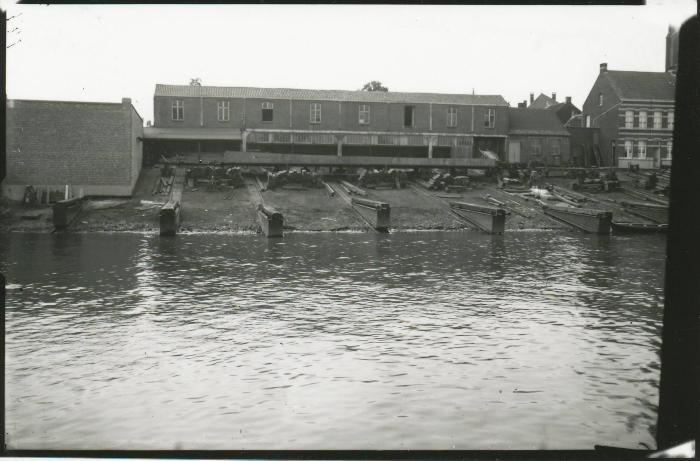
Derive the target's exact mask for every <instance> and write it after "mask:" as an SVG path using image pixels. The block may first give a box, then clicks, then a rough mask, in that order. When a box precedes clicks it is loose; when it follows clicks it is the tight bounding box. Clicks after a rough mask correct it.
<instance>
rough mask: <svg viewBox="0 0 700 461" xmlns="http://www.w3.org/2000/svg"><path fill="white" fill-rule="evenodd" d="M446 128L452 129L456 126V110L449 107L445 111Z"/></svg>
mask: <svg viewBox="0 0 700 461" xmlns="http://www.w3.org/2000/svg"><path fill="white" fill-rule="evenodd" d="M447 126H448V127H451V128H454V127H456V126H457V108H456V107H449V108H448V109H447Z"/></svg>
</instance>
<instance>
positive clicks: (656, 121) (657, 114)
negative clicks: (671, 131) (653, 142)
mask: <svg viewBox="0 0 700 461" xmlns="http://www.w3.org/2000/svg"><path fill="white" fill-rule="evenodd" d="M654 129H655V130H660V129H661V111H658V110H657V111H656V112H654Z"/></svg>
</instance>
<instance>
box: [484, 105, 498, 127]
mask: <svg viewBox="0 0 700 461" xmlns="http://www.w3.org/2000/svg"><path fill="white" fill-rule="evenodd" d="M484 126H485V127H486V128H494V127H495V126H496V109H486V112H484Z"/></svg>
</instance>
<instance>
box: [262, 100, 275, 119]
mask: <svg viewBox="0 0 700 461" xmlns="http://www.w3.org/2000/svg"><path fill="white" fill-rule="evenodd" d="M274 109H275V106H274V104H272V103H271V102H264V103H262V121H263V122H271V121H272V120H273V117H274Z"/></svg>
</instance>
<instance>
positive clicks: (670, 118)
mask: <svg viewBox="0 0 700 461" xmlns="http://www.w3.org/2000/svg"><path fill="white" fill-rule="evenodd" d="M666 120H667V123H666V126H667V128H668V129H669V130H672V129H673V111H669V113H668V116H667V117H666Z"/></svg>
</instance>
